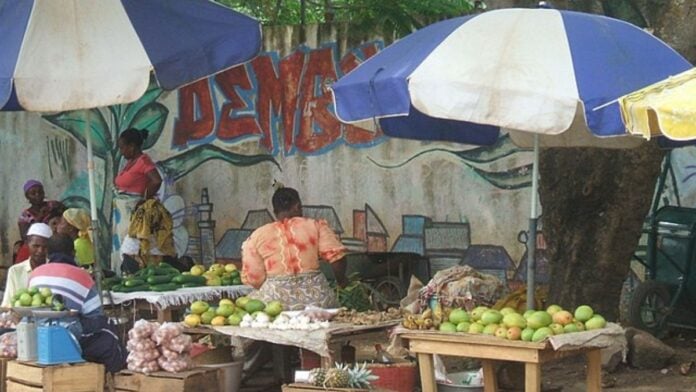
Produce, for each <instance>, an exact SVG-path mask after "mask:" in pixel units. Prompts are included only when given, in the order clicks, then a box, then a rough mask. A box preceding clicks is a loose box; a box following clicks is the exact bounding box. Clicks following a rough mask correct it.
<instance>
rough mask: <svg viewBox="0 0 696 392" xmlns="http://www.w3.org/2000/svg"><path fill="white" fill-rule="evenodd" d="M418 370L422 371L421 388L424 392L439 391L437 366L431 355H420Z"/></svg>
mask: <svg viewBox="0 0 696 392" xmlns="http://www.w3.org/2000/svg"><path fill="white" fill-rule="evenodd" d="M418 368H419V369H420V378H421V387H422V389H423V392H435V391H437V384H435V366H434V364H433V356H432V355H431V354H423V353H418Z"/></svg>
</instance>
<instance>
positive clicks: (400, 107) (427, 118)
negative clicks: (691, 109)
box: [333, 9, 691, 147]
mask: <svg viewBox="0 0 696 392" xmlns="http://www.w3.org/2000/svg"><path fill="white" fill-rule="evenodd" d="M688 68H691V65H690V64H689V63H688V62H687V61H686V60H685V59H684V58H683V57H682V56H680V55H679V54H678V53H677V52H676V51H674V50H673V49H672V48H670V47H669V46H668V45H667V44H665V43H664V42H662V41H660V40H659V39H657V38H656V37H654V36H652V35H651V34H649V33H647V32H645V31H643V30H641V29H639V28H638V27H636V26H633V25H631V24H629V23H626V22H623V21H620V20H616V19H611V18H607V17H604V16H600V15H591V14H584V13H579V12H572V11H561V10H553V9H502V10H496V11H490V12H485V13H482V14H478V15H473V16H465V17H461V18H455V19H450V20H446V21H443V22H439V23H436V24H433V25H430V26H428V27H426V28H424V29H422V30H419V31H416V32H415V33H413V34H411V35H409V36H407V37H405V38H403V39H401V40H400V41H398V42H396V43H395V44H393V45H391V46H389V47H388V48H386V49H384V50H383V51H381V52H380V53H378V54H377V55H375V56H373V57H372V58H370V59H368V60H367V61H366V62H365V63H363V64H361V65H360V66H359V67H358V68H356V69H355V70H353V71H352V72H350V73H349V74H347V75H346V76H344V77H343V78H341V79H340V80H339V81H338V82H336V83H335V84H334V85H333V92H334V98H335V109H336V114H337V116H338V117H339V119H341V120H342V121H344V122H355V121H360V120H364V119H367V118H378V119H382V121H381V123H382V125H383V127H384V132H385V133H387V134H389V135H392V136H399V135H405V136H407V137H414V136H415V138H419V139H428V140H433V139H434V140H443V139H444V140H449V141H458V142H464V143H472V144H478V143H477V140H476V139H471V138H470V137H468V135H467V134H465V133H463V134H460V132H461V131H462V130H466V129H470V128H469V127H470V125H469V124H466V123H476V124H481V125H487V126H488V127H487V130H488V132H489V135H490V133H491V132H495V131H496V130H498V129H499V128H508V129H513V130H520V131H525V132H530V133H536V134H540V135H542V137H541V144H542V145H545V146H601V147H623V146H625V144H626V142H627V141H626V139H625V138H624V139H623V140H622V139H619V140H610V141H607V140H601V139H599V138H597V137H593V135H595V136H599V137H611V136H621V135H624V134H625V131H624V126H623V123H622V121H621V116H620V112H619V107H618V104H617V103H616V101H615V100H616V99H617V98H618V97H620V96H621V95H623V94H626V93H629V92H631V91H635V90H636V89H638V88H641V87H644V86H647V85H649V84H651V83H654V82H657V81H659V80H661V79H664V78H665V77H667V76H669V75H673V74H675V73H679V72H681V71H684V70H686V69H688ZM443 120H444V121H446V127H447V128H445V129H450V130H451V131H452V132H447V136H443V131H442V129H443V127H442V126H441V125H440V124H441V122H442V121H443ZM453 121H455V122H465V123H464V124H462V123H459V124H457V123H454V124H453ZM394 122H396V123H397V124H393V123H394ZM426 124H427V126H426ZM481 125H479V127H481ZM566 132H570V133H571V135H562V134H564V133H566ZM559 135H562V136H561V137H558V136H559ZM512 136H513V139H515V141H516V143H518V144H520V145H523V146H527V145H531V144H532V143H531V140H532V137H531V136H530V135H526V136H527V137H526V138H525V137H524V136H525V135H524V134H521V133H515V134H513V135H512ZM547 136H552V137H547Z"/></svg>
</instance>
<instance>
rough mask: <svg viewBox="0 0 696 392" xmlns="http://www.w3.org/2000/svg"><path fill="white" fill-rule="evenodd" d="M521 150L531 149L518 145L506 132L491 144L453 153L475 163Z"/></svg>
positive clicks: (499, 157)
mask: <svg viewBox="0 0 696 392" xmlns="http://www.w3.org/2000/svg"><path fill="white" fill-rule="evenodd" d="M521 151H529V150H528V149H525V148H520V147H517V146H516V145H515V144H514V143H513V142H512V139H511V138H510V135H509V134H505V135H503V136H501V137H499V138H498V140H496V141H495V143H494V144H492V145H490V146H482V147H476V148H472V149H469V150H464V151H451V153H452V154H454V155H456V156H458V157H459V158H461V159H463V160H465V161H469V162H474V163H489V162H494V161H497V160H498V159H501V158H505V157H507V156H509V155H512V154H515V153H518V152H521Z"/></svg>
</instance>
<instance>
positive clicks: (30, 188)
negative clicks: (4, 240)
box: [14, 180, 65, 263]
mask: <svg viewBox="0 0 696 392" xmlns="http://www.w3.org/2000/svg"><path fill="white" fill-rule="evenodd" d="M23 188H24V197H26V199H27V201H29V203H30V204H31V205H30V206H29V208H27V209H25V210H24V211H22V213H21V214H20V215H19V219H18V220H17V225H18V226H19V236H20V237H21V240H22V242H23V244H22V246H21V247H20V248H19V250H18V251H17V256H16V257H15V260H14V262H15V263H18V262H20V261H22V260H25V259H26V258H27V257H29V249H28V248H27V246H26V244H25V242H26V239H27V230H29V226H31V225H32V224H34V223H48V221H49V219H50V217H51V214H52V213H63V210H65V206H63V203H61V202H59V201H56V200H45V197H46V194H45V193H44V187H43V184H42V183H41V182H39V181H37V180H29V181H27V182H25V183H24V187H23Z"/></svg>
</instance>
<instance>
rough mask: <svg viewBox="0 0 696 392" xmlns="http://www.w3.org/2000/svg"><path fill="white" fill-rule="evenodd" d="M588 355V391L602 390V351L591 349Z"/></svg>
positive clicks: (596, 391) (598, 391) (597, 391)
mask: <svg viewBox="0 0 696 392" xmlns="http://www.w3.org/2000/svg"><path fill="white" fill-rule="evenodd" d="M585 355H586V356H587V391H588V392H600V391H601V390H602V352H601V351H600V350H599V349H595V350H590V351H588V352H587V353H586V354H585Z"/></svg>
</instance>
